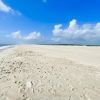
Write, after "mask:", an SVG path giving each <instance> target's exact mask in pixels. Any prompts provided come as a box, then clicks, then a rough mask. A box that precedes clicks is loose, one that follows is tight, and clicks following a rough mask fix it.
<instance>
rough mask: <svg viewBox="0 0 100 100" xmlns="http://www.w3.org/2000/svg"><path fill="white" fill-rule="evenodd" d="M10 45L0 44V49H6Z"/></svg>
mask: <svg viewBox="0 0 100 100" xmlns="http://www.w3.org/2000/svg"><path fill="white" fill-rule="evenodd" d="M10 47H12V45H8V44H0V50H3V49H7V48H10Z"/></svg>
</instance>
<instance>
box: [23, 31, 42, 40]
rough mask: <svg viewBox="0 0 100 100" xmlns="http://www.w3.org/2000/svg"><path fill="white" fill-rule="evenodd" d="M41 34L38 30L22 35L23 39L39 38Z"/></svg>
mask: <svg viewBox="0 0 100 100" xmlns="http://www.w3.org/2000/svg"><path fill="white" fill-rule="evenodd" d="M40 36H41V34H40V32H32V33H29V35H28V36H26V37H24V39H25V40H34V39H38V38H40Z"/></svg>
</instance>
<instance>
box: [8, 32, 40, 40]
mask: <svg viewBox="0 0 100 100" xmlns="http://www.w3.org/2000/svg"><path fill="white" fill-rule="evenodd" d="M7 37H10V38H13V39H21V40H36V39H39V38H40V37H41V33H40V32H31V33H29V34H28V35H27V36H23V35H22V34H21V31H16V32H13V33H11V34H10V35H7Z"/></svg>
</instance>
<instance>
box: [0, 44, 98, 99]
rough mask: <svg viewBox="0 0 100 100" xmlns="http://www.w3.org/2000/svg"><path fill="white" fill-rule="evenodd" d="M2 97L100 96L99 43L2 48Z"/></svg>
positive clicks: (0, 68) (0, 88) (0, 76)
mask: <svg viewBox="0 0 100 100" xmlns="http://www.w3.org/2000/svg"><path fill="white" fill-rule="evenodd" d="M0 100H100V47H86V46H45V45H20V46H16V47H13V48H9V49H7V50H4V51H1V52H0Z"/></svg>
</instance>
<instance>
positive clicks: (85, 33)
mask: <svg viewBox="0 0 100 100" xmlns="http://www.w3.org/2000/svg"><path fill="white" fill-rule="evenodd" d="M62 27H63V25H62V24H58V25H55V26H54V29H53V36H54V37H60V38H66V39H72V40H75V39H76V40H77V39H84V40H89V39H93V40H94V39H95V40H99V39H100V23H96V24H82V25H79V24H77V20H75V19H73V20H72V21H70V23H69V25H68V27H66V28H62Z"/></svg>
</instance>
